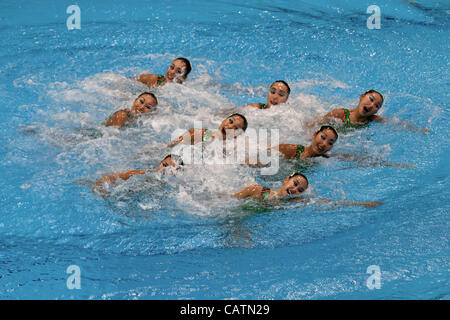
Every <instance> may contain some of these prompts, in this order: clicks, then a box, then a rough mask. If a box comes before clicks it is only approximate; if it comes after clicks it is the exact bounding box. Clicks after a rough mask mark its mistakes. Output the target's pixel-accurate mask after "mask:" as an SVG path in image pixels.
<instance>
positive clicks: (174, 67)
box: [166, 60, 187, 83]
mask: <svg viewBox="0 0 450 320" xmlns="http://www.w3.org/2000/svg"><path fill="white" fill-rule="evenodd" d="M186 70H187V68H186V64H185V63H184V62H183V61H181V60H173V61H172V63H171V64H170V66H169V68H168V69H167V71H166V78H167V80H168V81H170V82H172V81H174V80H175V82H177V83H182V82H183V81H184V80H186Z"/></svg>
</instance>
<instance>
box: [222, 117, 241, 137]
mask: <svg viewBox="0 0 450 320" xmlns="http://www.w3.org/2000/svg"><path fill="white" fill-rule="evenodd" d="M244 126H245V123H244V119H242V118H241V117H240V116H237V115H233V116H231V117H228V118H226V119H225V120H223V121H222V123H221V124H220V127H219V131H220V133H221V134H222V136H223V137H224V138H227V137H228V138H236V137H237V136H238V135H240V134H241V133H242V132H244Z"/></svg>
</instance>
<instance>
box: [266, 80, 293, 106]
mask: <svg viewBox="0 0 450 320" xmlns="http://www.w3.org/2000/svg"><path fill="white" fill-rule="evenodd" d="M288 98H289V93H288V88H287V87H286V85H285V84H284V83H281V82H275V83H273V84H272V85H271V86H270V89H269V94H268V95H267V104H268V105H271V106H276V105H277V104H280V103H284V102H286V101H287V99H288Z"/></svg>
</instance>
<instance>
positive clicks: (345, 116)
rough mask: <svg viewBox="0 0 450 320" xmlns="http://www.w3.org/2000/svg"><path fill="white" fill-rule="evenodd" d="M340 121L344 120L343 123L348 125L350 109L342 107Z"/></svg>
mask: <svg viewBox="0 0 450 320" xmlns="http://www.w3.org/2000/svg"><path fill="white" fill-rule="evenodd" d="M342 121H344V124H345V125H346V126H349V125H350V124H351V123H350V110H348V109H344V118H342Z"/></svg>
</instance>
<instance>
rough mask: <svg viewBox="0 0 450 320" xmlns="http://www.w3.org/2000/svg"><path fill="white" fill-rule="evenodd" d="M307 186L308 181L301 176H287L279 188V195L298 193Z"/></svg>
mask: <svg viewBox="0 0 450 320" xmlns="http://www.w3.org/2000/svg"><path fill="white" fill-rule="evenodd" d="M307 188H308V181H307V180H306V179H305V178H304V177H302V176H294V177H292V178H289V177H287V178H286V179H284V183H283V185H282V186H281V188H280V194H281V196H288V195H290V196H293V195H300V194H301V193H303V192H304V191H305V190H306V189H307Z"/></svg>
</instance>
